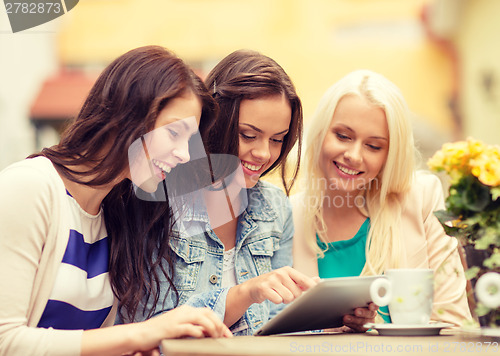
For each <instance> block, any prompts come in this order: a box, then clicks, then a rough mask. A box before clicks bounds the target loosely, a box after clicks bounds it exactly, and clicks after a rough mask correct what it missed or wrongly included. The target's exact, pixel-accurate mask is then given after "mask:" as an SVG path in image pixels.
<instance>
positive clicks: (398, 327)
mask: <svg viewBox="0 0 500 356" xmlns="http://www.w3.org/2000/svg"><path fill="white" fill-rule="evenodd" d="M363 326H364V327H365V328H369V329H375V330H377V331H378V333H379V335H387V336H428V335H439V332H440V331H441V329H443V328H449V327H452V326H453V324H449V323H430V324H427V325H404V324H374V323H368V324H365V325H363Z"/></svg>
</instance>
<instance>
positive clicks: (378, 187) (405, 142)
mask: <svg viewBox="0 0 500 356" xmlns="http://www.w3.org/2000/svg"><path fill="white" fill-rule="evenodd" d="M346 95H356V96H359V97H363V98H366V99H367V100H368V101H369V102H370V103H372V104H373V105H374V106H376V107H380V108H381V109H382V110H384V112H385V116H386V120H387V124H388V128H389V150H388V154H387V160H386V162H385V164H384V166H383V167H382V169H381V171H380V173H379V175H378V176H377V177H376V178H375V179H376V180H377V181H376V183H377V184H369V185H367V187H366V190H365V193H364V194H365V195H364V197H365V202H366V203H365V207H364V209H363V210H364V211H363V213H364V214H365V215H367V216H369V217H370V225H371V227H370V231H369V233H368V237H367V242H366V264H365V266H364V268H363V271H362V272H361V274H362V275H371V274H380V273H382V272H383V271H384V270H385V269H386V268H388V267H390V268H396V267H398V266H399V255H400V239H399V233H400V221H401V211H402V201H403V199H404V196H405V194H406V193H407V192H408V190H409V188H410V186H411V184H412V181H413V176H414V173H415V154H416V150H415V146H414V141H413V134H412V129H411V123H410V111H409V109H408V106H407V104H406V101H405V100H404V98H403V95H402V94H401V92H400V90H399V89H398V88H397V87H396V86H395V85H394V84H393V83H392V82H390V81H389V80H388V79H386V78H385V77H383V76H382V75H380V74H377V73H374V72H371V71H368V70H358V71H354V72H351V73H350V74H348V75H346V76H345V77H344V78H342V79H341V80H340V81H338V82H337V83H335V84H334V85H333V86H331V87H330V88H329V89H328V90H327V91H326V93H325V94H324V95H323V97H322V99H321V100H320V102H319V104H318V107H317V109H316V112H315V114H314V116H313V117H312V119H311V120H310V122H309V126H308V131H307V135H306V149H305V154H304V156H305V159H304V162H305V170H304V171H305V174H304V176H303V178H304V184H303V186H304V187H305V188H304V194H305V196H304V200H303V202H304V204H305V209H304V211H305V216H304V219H305V230H304V231H305V234H306V236H305V238H306V241H307V244H308V245H309V247H310V248H311V249H312V250H313V251H315V252H316V253H317V255H318V256H320V257H323V255H324V251H323V250H321V248H320V247H319V246H318V244H317V243H316V234H318V236H319V238H320V240H321V241H323V242H325V243H326V242H327V241H328V240H327V238H326V236H327V231H326V225H325V220H324V218H323V199H324V198H325V192H326V189H328V184H327V183H326V184H325V177H324V175H323V173H322V171H321V169H320V166H319V157H320V153H321V148H322V145H323V141H324V138H325V136H326V133H327V128H328V127H329V126H330V123H331V121H332V118H333V114H334V112H335V109H336V107H337V105H338V103H339V101H340V100H341V99H342V98H343V97H345V96H346ZM322 184H323V185H322Z"/></svg>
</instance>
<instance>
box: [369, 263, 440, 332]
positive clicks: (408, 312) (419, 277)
mask: <svg viewBox="0 0 500 356" xmlns="http://www.w3.org/2000/svg"><path fill="white" fill-rule="evenodd" d="M385 276H386V277H387V278H379V279H377V280H375V281H374V282H373V283H372V285H371V287H370V295H371V298H372V300H373V302H374V303H375V304H377V305H378V306H380V307H382V306H386V305H389V313H390V315H391V320H392V323H393V324H408V325H424V324H428V323H429V320H430V317H431V312H432V302H433V295H434V271H433V270H432V269H390V270H387V271H386V272H385Z"/></svg>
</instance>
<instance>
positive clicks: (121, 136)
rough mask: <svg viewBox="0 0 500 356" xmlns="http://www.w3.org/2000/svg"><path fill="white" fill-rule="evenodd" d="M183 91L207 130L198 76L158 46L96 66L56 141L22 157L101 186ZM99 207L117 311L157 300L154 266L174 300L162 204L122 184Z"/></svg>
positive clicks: (207, 103) (210, 105)
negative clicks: (197, 105)
mask: <svg viewBox="0 0 500 356" xmlns="http://www.w3.org/2000/svg"><path fill="white" fill-rule="evenodd" d="M185 91H192V92H193V93H194V94H195V95H196V96H198V97H199V98H200V100H201V102H202V115H201V120H200V131H201V132H207V131H208V126H207V125H210V123H211V122H213V117H214V115H215V114H216V110H215V109H216V104H215V102H214V100H213V99H212V97H211V96H210V95H209V94H208V92H207V90H206V88H205V86H204V84H203V82H202V81H201V80H200V78H199V77H197V76H196V75H195V74H194V73H193V71H192V70H191V69H189V68H188V67H187V66H186V64H185V63H184V62H183V61H182V60H181V59H179V58H178V57H177V56H175V55H174V54H173V53H171V52H170V51H168V50H167V49H165V48H163V47H158V46H145V47H140V48H136V49H133V50H131V51H129V52H127V53H125V54H123V55H122V56H120V57H118V58H117V59H116V60H114V61H113V62H112V63H111V64H110V65H109V66H107V67H106V68H105V69H104V71H103V72H102V73H101V75H100V76H99V78H98V79H97V81H96V83H95V84H94V86H93V87H92V89H91V91H90V93H89V95H88V97H87V99H86V100H85V103H84V104H83V107H82V109H81V111H80V113H79V114H78V116H77V117H76V120H75V121H74V122H73V123H72V124H71V125H70V126H69V127H68V128H67V130H66V131H65V132H64V133H63V135H62V138H61V141H60V143H59V144H58V145H56V146H53V147H51V148H45V149H43V150H42V151H41V152H40V153H38V154H35V155H32V156H30V157H34V156H40V155H41V156H45V157H47V158H48V159H50V160H51V161H52V163H53V164H54V166H55V167H56V169H57V170H58V171H59V172H60V174H62V175H63V176H64V177H66V178H67V179H69V180H71V181H74V182H77V183H79V184H85V185H88V186H101V185H104V184H109V183H111V182H113V181H114V180H116V179H117V177H119V176H120V175H121V174H123V172H124V171H125V170H126V169H128V155H127V152H128V148H129V146H130V145H131V144H132V142H134V141H135V140H137V139H138V138H140V137H141V136H142V135H144V134H146V133H147V132H148V131H150V130H152V129H153V128H154V125H155V121H156V118H157V116H158V114H159V113H160V112H161V110H162V109H163V108H164V107H165V105H166V104H167V103H168V101H169V100H170V99H172V98H175V97H177V96H179V95H181V94H182V93H183V92H185ZM77 165H85V166H88V167H90V168H89V169H88V170H87V171H84V172H77V171H75V170H74V169H73V168H74V167H75V166H77ZM88 177H92V178H91V179H89V178H88ZM85 178H86V179H85ZM102 208H103V213H104V218H105V223H106V228H107V232H108V237H109V240H110V260H109V275H110V280H111V286H112V288H113V292H114V293H115V295H116V296H117V298H118V300H119V302H120V310H119V312H120V314H121V315H122V316H123V313H122V311H123V310H126V314H127V317H128V319H129V320H132V319H133V316H134V315H135V313H136V312H137V310H138V308H139V305H140V303H141V300H143V298H145V300H146V301H147V300H149V298H153V302H154V303H155V304H156V303H157V302H158V299H159V283H160V276H159V275H158V273H157V270H158V269H160V270H161V271H162V272H163V274H164V275H165V277H166V279H167V280H168V282H169V288H171V289H172V290H173V291H174V292H175V294H176V295H178V293H177V290H176V288H175V286H174V284H173V282H172V281H173V273H174V271H173V264H172V263H171V262H172V256H171V252H170V249H169V247H168V242H169V235H170V232H171V229H172V223H173V222H172V214H171V210H170V207H169V204H168V201H167V202H162V203H158V202H149V201H143V200H141V199H139V198H138V197H137V196H136V194H135V193H134V189H133V186H132V182H131V181H130V180H128V179H125V180H124V181H122V182H120V183H118V184H117V185H115V186H114V187H113V189H112V190H111V191H110V193H109V194H108V195H107V196H106V197H105V198H104V200H103V206H102ZM164 260H165V261H166V266H165V265H164V263H163V261H164ZM152 312H153V310H151V311H150V313H149V315H148V316H151V313H152Z"/></svg>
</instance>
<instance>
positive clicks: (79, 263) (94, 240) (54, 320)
mask: <svg viewBox="0 0 500 356" xmlns="http://www.w3.org/2000/svg"><path fill="white" fill-rule="evenodd" d="M68 199H70V202H69V206H70V209H71V213H72V214H71V216H72V221H71V224H70V226H71V227H72V228H71V229H70V230H69V232H68V233H69V239H68V245H67V247H66V251H65V253H64V256H63V259H62V261H61V265H60V266H59V269H58V271H57V277H56V280H55V284H54V287H53V289H52V293H51V296H50V298H49V301H48V302H47V305H46V307H45V310H44V312H43V314H42V317H41V319H40V322H39V323H38V326H39V327H44V328H49V327H51V328H54V329H66V330H68V329H69V330H80V329H83V330H87V329H94V328H98V327H100V326H101V325H102V323H103V322H104V320H105V319H106V317H107V316H108V314H109V312H110V310H111V307H112V305H113V299H114V297H113V292H112V290H111V285H110V282H109V275H108V261H109V246H108V238H107V233H106V227H105V225H104V220H103V218H102V216H101V215H102V212H101V213H99V214H97V215H90V214H88V213H86V212H85V211H84V210H83V209H81V207H80V206H79V205H78V203H77V202H76V201H75V200H74V199H73V197H71V195H70V194H69V193H68Z"/></svg>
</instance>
